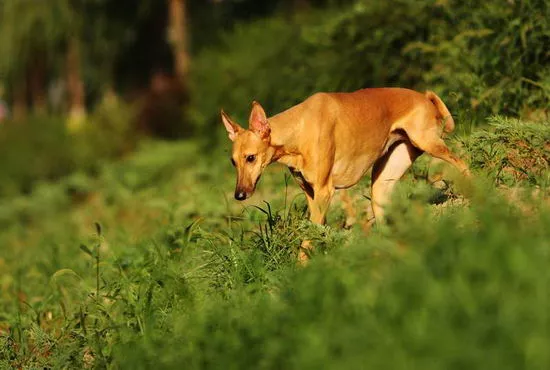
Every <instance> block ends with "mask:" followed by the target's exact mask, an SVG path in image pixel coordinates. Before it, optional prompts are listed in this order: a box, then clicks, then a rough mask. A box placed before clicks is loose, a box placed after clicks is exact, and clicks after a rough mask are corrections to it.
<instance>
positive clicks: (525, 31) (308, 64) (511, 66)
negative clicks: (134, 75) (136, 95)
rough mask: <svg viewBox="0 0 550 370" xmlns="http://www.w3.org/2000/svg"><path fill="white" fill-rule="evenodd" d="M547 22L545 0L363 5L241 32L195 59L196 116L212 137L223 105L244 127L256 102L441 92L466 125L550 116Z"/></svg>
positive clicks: (279, 106) (273, 106)
mask: <svg viewBox="0 0 550 370" xmlns="http://www.w3.org/2000/svg"><path fill="white" fill-rule="evenodd" d="M546 14H548V4H547V2H546V1H544V0H528V1H522V2H519V1H511V2H507V3H502V2H501V1H485V2H473V1H466V2H464V1H447V2H435V1H433V0H421V1H416V0H414V1H413V0H399V1H392V2H379V1H368V2H367V1H356V2H355V4H354V5H353V6H347V7H343V8H334V9H330V10H326V9H325V10H312V11H311V12H310V13H309V14H304V15H302V16H301V17H299V18H298V19H297V20H294V21H289V20H288V18H284V17H282V16H279V17H273V18H269V19H265V20H260V21H256V22H253V23H248V24H242V25H240V26H237V27H236V28H235V29H234V31H233V32H231V33H229V34H227V35H226V36H225V38H223V40H222V42H221V44H222V47H221V48H216V49H212V50H204V51H202V52H201V53H200V54H199V55H198V56H197V57H196V58H195V62H194V65H193V72H192V75H191V78H192V84H191V86H192V89H191V91H192V94H191V96H192V103H191V107H190V113H189V114H190V116H191V120H192V121H193V122H194V123H195V124H197V125H198V126H199V127H202V128H203V129H204V128H205V127H211V126H212V125H217V124H219V117H218V112H219V109H220V108H222V107H223V108H224V109H225V110H226V111H228V112H229V113H232V114H233V115H235V116H236V117H238V118H240V119H241V122H243V121H244V120H245V118H246V117H247V115H248V111H249V106H250V103H251V101H252V100H254V99H255V100H258V101H260V102H261V103H262V104H264V106H265V108H266V109H267V112H268V113H269V114H275V113H278V112H280V111H282V110H284V109H286V108H288V107H290V106H291V105H293V104H296V103H297V102H299V101H302V100H304V99H305V98H306V97H307V96H309V95H311V94H312V93H314V92H317V91H350V90H355V89H358V88H362V87H376V86H402V87H410V88H417V89H428V88H429V89H433V90H436V91H437V92H438V93H440V94H441V96H442V97H443V99H444V101H445V102H446V103H447V104H448V105H449V107H450V110H451V112H453V113H454V114H455V115H456V116H458V117H459V120H458V121H459V122H463V121H473V122H474V123H479V122H480V121H481V119H484V117H486V116H487V115H488V114H495V113H497V112H500V113H505V114H508V115H515V116H518V115H521V114H530V113H532V112H533V111H537V110H540V111H541V114H542V115H545V114H548V111H547V107H548V102H549V97H550V84H549V82H550V80H549V74H548V71H547V68H546V66H547V65H548V64H549V63H550V54H549V53H548V50H547V47H546V45H548V44H550V38H549V37H550V36H549V35H550V24H549V20H548V19H549V18H548V17H546V16H545V15H546ZM539 115H540V114H539ZM480 118H481V119H480ZM218 131H222V130H218ZM208 134H209V135H210V136H211V133H210V131H208Z"/></svg>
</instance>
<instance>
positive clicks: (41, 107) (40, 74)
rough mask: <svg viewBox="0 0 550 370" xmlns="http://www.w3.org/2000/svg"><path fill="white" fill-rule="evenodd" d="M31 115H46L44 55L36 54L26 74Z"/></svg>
mask: <svg viewBox="0 0 550 370" xmlns="http://www.w3.org/2000/svg"><path fill="white" fill-rule="evenodd" d="M27 76H28V77H29V90H30V96H31V102H32V109H33V113H34V114H37V115H42V114H45V113H46V110H47V105H46V104H47V103H46V86H45V85H46V78H45V77H46V60H45V57H44V53H36V54H35V56H34V59H33V60H32V62H31V63H30V69H29V71H28V73H27Z"/></svg>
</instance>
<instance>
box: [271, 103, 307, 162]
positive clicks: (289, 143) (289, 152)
mask: <svg viewBox="0 0 550 370" xmlns="http://www.w3.org/2000/svg"><path fill="white" fill-rule="evenodd" d="M295 108H296V107H294V108H291V109H289V110H286V111H284V112H282V113H279V114H277V115H275V116H273V117H270V118H269V119H268V120H269V125H270V127H271V135H270V148H271V149H272V150H273V151H274V152H273V156H272V159H271V162H272V163H273V162H279V163H282V164H285V165H287V166H288V167H291V168H295V169H298V170H299V169H301V168H302V163H303V159H302V153H301V151H300V146H299V142H298V140H297V138H299V137H300V135H299V131H300V129H301V127H302V124H301V122H300V118H299V115H297V114H296V113H297V112H296V109H295Z"/></svg>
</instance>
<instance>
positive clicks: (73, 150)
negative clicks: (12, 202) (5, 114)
mask: <svg viewBox="0 0 550 370" xmlns="http://www.w3.org/2000/svg"><path fill="white" fill-rule="evenodd" d="M132 123H133V113H132V109H131V107H129V106H126V105H125V104H122V103H120V102H119V103H111V104H109V103H107V104H103V105H101V106H99V107H98V108H97V110H96V111H95V112H94V113H93V114H92V115H91V116H90V117H89V119H88V122H87V123H86V127H85V129H83V130H81V131H79V132H76V133H69V132H68V131H67V127H66V124H65V120H64V119H62V118H59V117H33V118H30V119H29V120H27V122H25V123H24V124H15V123H7V124H5V125H3V126H2V127H0V167H1V168H2V171H1V172H0V197H6V196H12V195H16V194H18V193H20V192H23V193H29V192H31V191H32V189H33V187H34V186H35V185H36V184H37V183H39V182H43V181H53V180H56V179H58V178H60V177H62V176H65V175H67V174H69V173H71V172H73V171H76V170H80V171H92V172H93V171H94V170H97V169H98V166H99V165H101V162H102V161H104V160H106V159H112V158H117V157H120V156H122V155H124V154H126V153H128V152H129V151H130V150H131V149H133V147H134V146H135V145H136V141H137V139H138V137H139V135H138V133H136V132H135V130H134V129H133V128H132Z"/></svg>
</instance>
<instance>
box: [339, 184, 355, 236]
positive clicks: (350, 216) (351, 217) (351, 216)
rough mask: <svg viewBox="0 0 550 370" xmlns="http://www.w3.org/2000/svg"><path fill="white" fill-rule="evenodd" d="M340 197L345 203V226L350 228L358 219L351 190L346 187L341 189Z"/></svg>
mask: <svg viewBox="0 0 550 370" xmlns="http://www.w3.org/2000/svg"><path fill="white" fill-rule="evenodd" d="M340 199H341V200H342V203H343V208H344V212H345V213H346V221H345V223H344V228H346V229H347V228H350V227H352V226H353V224H355V222H356V221H357V212H356V210H355V207H354V205H353V201H352V200H351V197H350V195H349V192H348V191H347V190H346V189H342V190H340Z"/></svg>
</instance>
